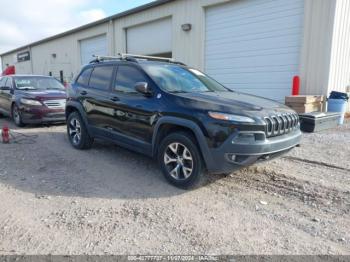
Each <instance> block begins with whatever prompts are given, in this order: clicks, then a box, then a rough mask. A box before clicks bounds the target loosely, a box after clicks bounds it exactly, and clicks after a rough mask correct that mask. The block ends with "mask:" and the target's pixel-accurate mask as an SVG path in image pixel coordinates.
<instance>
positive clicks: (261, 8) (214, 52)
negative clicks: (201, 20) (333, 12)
mask: <svg viewBox="0 0 350 262" xmlns="http://www.w3.org/2000/svg"><path fill="white" fill-rule="evenodd" d="M303 18H304V0H293V1H291V0H237V1H232V2H230V3H228V4H224V5H220V6H214V7H210V8H208V9H207V10H206V42H205V44H206V51H205V70H206V72H207V73H208V74H209V75H211V76H213V77H214V78H216V79H217V80H219V81H220V82H221V83H223V84H225V85H226V86H227V87H229V88H232V89H235V90H238V91H241V92H246V93H251V94H255V95H259V96H264V97H268V98H271V99H274V100H279V101H283V100H284V97H285V96H286V95H289V94H290V93H291V85H292V78H293V76H294V75H298V74H299V63H300V53H301V44H302V37H303Z"/></svg>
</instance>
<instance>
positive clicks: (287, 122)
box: [265, 113, 299, 137]
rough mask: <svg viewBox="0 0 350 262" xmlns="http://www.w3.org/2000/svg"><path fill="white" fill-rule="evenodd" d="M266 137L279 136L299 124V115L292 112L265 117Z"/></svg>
mask: <svg viewBox="0 0 350 262" xmlns="http://www.w3.org/2000/svg"><path fill="white" fill-rule="evenodd" d="M265 123H266V135H267V137H273V136H280V135H284V134H287V133H289V132H291V131H293V130H294V129H295V128H297V127H298V126H299V116H298V115H297V114H294V113H288V114H281V115H273V116H269V117H265Z"/></svg>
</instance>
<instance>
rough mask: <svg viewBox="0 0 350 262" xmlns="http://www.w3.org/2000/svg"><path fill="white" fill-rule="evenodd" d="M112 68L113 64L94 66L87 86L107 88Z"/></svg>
mask: <svg viewBox="0 0 350 262" xmlns="http://www.w3.org/2000/svg"><path fill="white" fill-rule="evenodd" d="M113 69H114V67H113V66H98V67H95V68H94V71H92V74H91V77H90V82H89V87H91V88H95V89H100V90H108V89H109V86H110V83H111V80H112V76H113Z"/></svg>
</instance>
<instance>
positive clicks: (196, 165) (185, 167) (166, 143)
mask: <svg viewBox="0 0 350 262" xmlns="http://www.w3.org/2000/svg"><path fill="white" fill-rule="evenodd" d="M194 139H195V138H194V137H193V136H192V135H190V134H188V133H186V132H177V133H172V134H170V135H168V136H167V137H165V138H164V139H163V140H162V141H161V143H160V147H159V150H158V161H159V164H160V168H161V170H162V172H163V174H164V177H165V178H166V179H167V180H168V181H169V182H170V183H171V184H172V185H174V186H176V187H179V188H182V189H189V188H194V187H196V186H198V185H199V184H200V182H201V180H202V178H203V176H204V175H203V160H202V156H201V154H200V151H199V149H198V147H197V145H196V143H195V140H194Z"/></svg>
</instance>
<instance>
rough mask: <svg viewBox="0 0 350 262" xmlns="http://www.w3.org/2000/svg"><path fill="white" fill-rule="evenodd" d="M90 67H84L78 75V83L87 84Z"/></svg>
mask: <svg viewBox="0 0 350 262" xmlns="http://www.w3.org/2000/svg"><path fill="white" fill-rule="evenodd" d="M91 72H92V68H88V69H85V70H84V71H83V72H82V73H81V74H80V76H79V78H78V80H77V83H78V84H79V85H83V86H88V85H89V80H90V76H91Z"/></svg>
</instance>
